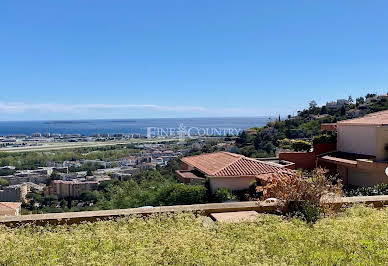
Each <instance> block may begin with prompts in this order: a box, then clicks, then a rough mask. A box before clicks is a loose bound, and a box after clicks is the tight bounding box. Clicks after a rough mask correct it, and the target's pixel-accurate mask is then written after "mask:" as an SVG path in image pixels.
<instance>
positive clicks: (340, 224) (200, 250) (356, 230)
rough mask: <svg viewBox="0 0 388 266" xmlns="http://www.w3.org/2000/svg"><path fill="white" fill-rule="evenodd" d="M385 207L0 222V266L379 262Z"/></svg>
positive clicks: (387, 215)
mask: <svg viewBox="0 0 388 266" xmlns="http://www.w3.org/2000/svg"><path fill="white" fill-rule="evenodd" d="M387 220H388V209H382V210H377V209H371V208H367V207H364V206H356V207H352V208H351V209H348V210H346V211H345V213H343V214H340V215H338V216H333V217H328V218H323V219H321V220H319V221H318V222H317V223H315V224H313V225H309V224H307V223H305V222H303V221H300V220H296V219H292V220H285V219H281V218H280V217H279V216H274V215H266V214H263V215H260V217H259V218H258V219H257V220H256V221H254V222H243V223H236V224H223V223H216V225H215V226H214V227H212V228H209V227H205V226H203V217H201V216H196V215H194V214H190V213H183V214H174V215H172V214H171V215H167V214H164V215H160V214H158V215H152V216H150V217H138V216H131V217H128V218H119V219H115V220H110V221H99V222H93V223H92V222H85V223H82V224H79V225H65V226H44V227H37V226H36V227H35V226H23V227H16V228H7V227H4V226H1V225H0V250H1V252H0V264H1V265H89V264H94V265H258V264H260V265H385V264H386V262H387V261H388V246H387V243H388V223H386V222H384V221H387Z"/></svg>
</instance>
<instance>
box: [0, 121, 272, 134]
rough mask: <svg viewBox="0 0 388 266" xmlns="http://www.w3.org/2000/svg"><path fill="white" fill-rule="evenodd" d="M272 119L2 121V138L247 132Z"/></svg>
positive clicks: (0, 125)
mask: <svg viewBox="0 0 388 266" xmlns="http://www.w3.org/2000/svg"><path fill="white" fill-rule="evenodd" d="M268 121H270V118H269V117H234V118H231V117H228V118H157V119H106V120H68V121H1V122H0V136H7V135H14V134H25V135H31V134H32V133H37V132H39V133H51V134H53V133H59V134H81V135H86V136H90V135H93V134H102V133H109V134H114V133H125V134H134V133H138V134H142V135H146V134H147V128H148V127H155V128H178V127H179V126H181V125H183V126H185V127H196V128H220V129H222V128H236V129H241V130H244V129H247V128H251V127H255V126H264V125H265V124H266V123H267V122H268Z"/></svg>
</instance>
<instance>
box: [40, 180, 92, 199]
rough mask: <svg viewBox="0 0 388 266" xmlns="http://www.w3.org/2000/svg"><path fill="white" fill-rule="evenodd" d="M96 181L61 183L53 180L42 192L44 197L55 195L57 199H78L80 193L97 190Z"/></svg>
mask: <svg viewBox="0 0 388 266" xmlns="http://www.w3.org/2000/svg"><path fill="white" fill-rule="evenodd" d="M98 183H99V182H98V181H83V182H81V181H79V180H72V181H63V180H53V181H52V183H51V184H50V185H49V186H47V187H46V188H45V190H44V193H45V195H46V196H47V195H57V196H58V198H59V199H62V198H68V197H72V198H78V197H79V196H81V194H82V192H85V191H92V190H96V189H97V188H98Z"/></svg>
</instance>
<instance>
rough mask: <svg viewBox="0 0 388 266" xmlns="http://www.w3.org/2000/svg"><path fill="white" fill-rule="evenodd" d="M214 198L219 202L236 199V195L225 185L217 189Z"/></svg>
mask: <svg viewBox="0 0 388 266" xmlns="http://www.w3.org/2000/svg"><path fill="white" fill-rule="evenodd" d="M214 198H215V199H216V201H218V202H224V201H230V200H236V197H235V196H234V195H233V194H232V193H231V192H230V191H229V190H228V189H227V188H224V187H223V188H219V189H217V191H216V193H215V195H214Z"/></svg>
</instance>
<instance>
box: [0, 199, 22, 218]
mask: <svg viewBox="0 0 388 266" xmlns="http://www.w3.org/2000/svg"><path fill="white" fill-rule="evenodd" d="M21 206H22V203H21V202H0V216H16V215H20V212H21Z"/></svg>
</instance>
